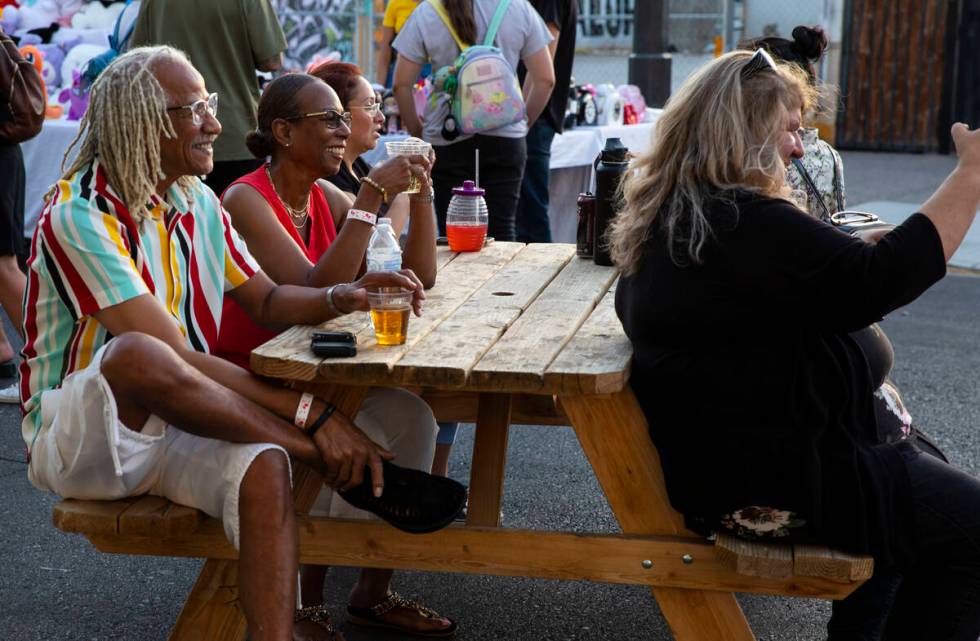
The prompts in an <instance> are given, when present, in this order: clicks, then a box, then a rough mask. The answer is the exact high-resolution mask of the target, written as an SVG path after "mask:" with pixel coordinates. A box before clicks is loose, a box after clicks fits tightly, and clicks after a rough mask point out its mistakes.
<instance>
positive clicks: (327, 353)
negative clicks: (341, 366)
mask: <svg viewBox="0 0 980 641" xmlns="http://www.w3.org/2000/svg"><path fill="white" fill-rule="evenodd" d="M310 348H311V349H312V350H313V353H314V354H316V355H317V356H320V357H323V358H342V357H347V356H356V355H357V345H354V344H352V343H338V342H330V341H313V342H312V343H311V344H310Z"/></svg>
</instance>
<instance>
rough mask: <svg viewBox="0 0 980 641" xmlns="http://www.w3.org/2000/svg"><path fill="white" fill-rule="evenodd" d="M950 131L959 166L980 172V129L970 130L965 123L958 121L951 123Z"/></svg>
mask: <svg viewBox="0 0 980 641" xmlns="http://www.w3.org/2000/svg"><path fill="white" fill-rule="evenodd" d="M950 133H951V134H952V136H953V144H954V145H956V155H957V156H959V159H960V161H959V164H960V167H962V168H964V169H968V170H970V171H974V172H980V129H974V130H972V131H971V130H970V128H969V127H967V126H966V125H965V124H963V123H962V122H958V123H956V124H955V125H953V128H952V129H951V131H950Z"/></svg>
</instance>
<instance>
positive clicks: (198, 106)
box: [167, 93, 218, 127]
mask: <svg viewBox="0 0 980 641" xmlns="http://www.w3.org/2000/svg"><path fill="white" fill-rule="evenodd" d="M183 109H188V110H189V111H190V112H191V122H193V123H194V126H195V127H200V126H201V123H203V122H204V115H205V114H208V115H210V116H211V117H212V118H217V117H218V94H216V93H213V94H211V95H209V96H208V97H207V98H202V99H200V100H195V101H194V102H192V103H191V104H189V105H181V106H179V107H167V111H181V110H183Z"/></svg>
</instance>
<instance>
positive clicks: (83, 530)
mask: <svg viewBox="0 0 980 641" xmlns="http://www.w3.org/2000/svg"><path fill="white" fill-rule="evenodd" d="M138 499H139V497H131V498H126V499H120V500H118V501H81V500H78V499H64V500H62V501H61V502H60V503H58V504H57V505H55V506H54V510H53V512H52V521H53V522H54V526H55V527H56V528H58V529H59V530H61V531H62V532H68V533H70V534H84V535H86V536H88V535H89V534H116V533H117V532H119V515H120V514H122V513H123V512H125V511H126V508H128V507H129V506H130V505H132V504H133V503H135V502H136V501H137V500H138Z"/></svg>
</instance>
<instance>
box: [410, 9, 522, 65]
mask: <svg viewBox="0 0 980 641" xmlns="http://www.w3.org/2000/svg"><path fill="white" fill-rule="evenodd" d="M504 2H508V3H509V2H510V0H504ZM429 4H430V5H432V8H433V9H435V10H436V13H437V14H438V15H439V17H440V18H441V19H442V21H443V23H444V24H445V25H446V28H447V29H449V33H450V35H451V36H452V37H453V40H455V41H456V44H457V45H458V46H459V52H460V53H462V52H464V51H466V50H467V49H469V48H470V45H468V44H464V43H463V41H462V40H461V39H460V37H459V34H458V33H456V28H455V27H454V26H453V21H452V20H450V19H449V14H448V13H446V8H445V7H443V6H442V2H441V0H429Z"/></svg>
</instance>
